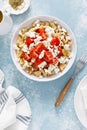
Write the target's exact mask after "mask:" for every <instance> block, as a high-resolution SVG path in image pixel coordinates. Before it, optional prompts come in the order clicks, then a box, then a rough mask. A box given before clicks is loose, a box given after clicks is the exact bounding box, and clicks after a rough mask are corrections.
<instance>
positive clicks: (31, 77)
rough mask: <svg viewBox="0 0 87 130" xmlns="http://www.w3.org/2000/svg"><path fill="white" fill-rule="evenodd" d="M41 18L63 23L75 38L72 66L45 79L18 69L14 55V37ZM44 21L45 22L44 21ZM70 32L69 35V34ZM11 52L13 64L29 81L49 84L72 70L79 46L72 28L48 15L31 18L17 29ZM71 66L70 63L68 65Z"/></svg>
mask: <svg viewBox="0 0 87 130" xmlns="http://www.w3.org/2000/svg"><path fill="white" fill-rule="evenodd" d="M41 18H47V21H49V20H48V19H51V20H52V21H53V20H54V21H57V22H58V23H61V24H62V25H63V26H62V27H64V28H66V29H67V30H68V31H69V32H70V33H71V35H72V38H73V41H74V50H75V51H74V55H73V57H72V58H71V61H72V62H71V65H69V66H68V68H67V69H65V70H64V71H63V72H60V73H61V74H55V75H53V76H50V77H44V78H39V77H36V76H33V75H29V73H27V72H25V71H24V70H22V68H21V67H18V65H17V61H16V60H15V58H14V54H13V50H15V49H14V48H13V43H14V42H13V41H14V37H15V35H16V33H17V32H18V30H20V29H21V27H22V28H23V26H24V25H25V24H26V23H27V22H28V21H33V22H34V21H36V20H38V19H41ZM42 21H43V20H42ZM69 32H68V33H69ZM10 52H11V57H12V61H13V63H14V64H15V66H16V68H17V69H18V70H19V72H21V73H22V74H23V75H24V76H25V77H27V78H28V79H31V80H33V81H38V82H47V81H53V80H56V79H59V78H60V77H62V76H63V75H65V74H66V73H67V72H68V71H69V70H70V68H71V67H72V65H73V63H74V61H75V58H76V53H77V44H76V38H75V35H74V33H73V31H72V30H71V28H70V27H69V26H68V25H67V24H66V23H65V22H63V21H62V20H60V19H59V18H56V17H54V16H48V15H39V16H35V17H30V18H28V19H27V20H25V21H24V22H22V23H21V24H20V25H19V26H18V28H17V29H16V31H15V32H14V34H13V37H12V39H11V47H10ZM68 64H69V63H68Z"/></svg>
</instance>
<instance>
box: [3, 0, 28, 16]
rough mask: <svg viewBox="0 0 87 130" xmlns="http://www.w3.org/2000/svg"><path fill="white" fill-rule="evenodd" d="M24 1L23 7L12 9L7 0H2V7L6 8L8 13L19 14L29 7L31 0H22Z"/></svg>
mask: <svg viewBox="0 0 87 130" xmlns="http://www.w3.org/2000/svg"><path fill="white" fill-rule="evenodd" d="M24 2H25V3H24V7H23V8H22V9H20V10H14V9H13V8H12V7H11V6H10V4H9V0H3V2H2V3H3V6H4V7H3V8H5V9H7V11H9V13H10V14H14V15H19V14H22V13H24V12H25V11H27V9H28V8H29V7H30V3H31V0H24Z"/></svg>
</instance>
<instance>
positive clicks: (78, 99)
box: [74, 75, 87, 128]
mask: <svg viewBox="0 0 87 130" xmlns="http://www.w3.org/2000/svg"><path fill="white" fill-rule="evenodd" d="M86 84H87V75H86V76H85V77H84V78H83V79H82V80H81V82H80V83H79V85H78V87H77V89H76V92H75V96H74V108H75V112H76V115H77V117H78V119H79V121H80V122H81V123H82V125H83V126H84V127H86V128H87V111H86V110H85V108H84V102H83V99H82V95H81V92H80V88H81V87H84V86H85V85H86Z"/></svg>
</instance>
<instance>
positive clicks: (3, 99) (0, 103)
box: [0, 91, 8, 113]
mask: <svg viewBox="0 0 87 130" xmlns="http://www.w3.org/2000/svg"><path fill="white" fill-rule="evenodd" d="M7 100H8V95H7V93H6V92H5V91H4V92H3V93H2V95H1V97H0V113H1V112H2V110H3V108H4V106H5V104H6V102H7Z"/></svg>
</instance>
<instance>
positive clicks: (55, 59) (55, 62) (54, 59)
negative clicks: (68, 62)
mask: <svg viewBox="0 0 87 130" xmlns="http://www.w3.org/2000/svg"><path fill="white" fill-rule="evenodd" d="M50 63H51V64H54V65H55V64H57V63H58V58H53V59H52V60H51V61H50Z"/></svg>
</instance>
